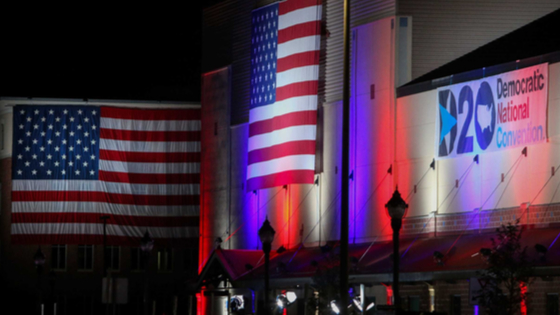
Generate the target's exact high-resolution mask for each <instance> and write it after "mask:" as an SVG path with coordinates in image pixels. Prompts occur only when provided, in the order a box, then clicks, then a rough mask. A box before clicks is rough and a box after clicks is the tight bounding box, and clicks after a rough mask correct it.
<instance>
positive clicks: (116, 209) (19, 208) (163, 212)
mask: <svg viewBox="0 0 560 315" xmlns="http://www.w3.org/2000/svg"><path fill="white" fill-rule="evenodd" d="M60 209H72V212H73V213H99V214H102V213H103V214H107V213H110V214H112V215H132V216H148V217H190V216H198V215H199V206H140V205H126V204H118V203H106V202H65V201H21V202H13V203H12V212H13V213H58V212H60Z"/></svg>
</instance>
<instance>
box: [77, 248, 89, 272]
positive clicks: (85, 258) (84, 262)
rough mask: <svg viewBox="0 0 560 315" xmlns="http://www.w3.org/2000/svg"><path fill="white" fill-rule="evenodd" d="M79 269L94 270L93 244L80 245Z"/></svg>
mask: <svg viewBox="0 0 560 315" xmlns="http://www.w3.org/2000/svg"><path fill="white" fill-rule="evenodd" d="M78 270H93V245H78Z"/></svg>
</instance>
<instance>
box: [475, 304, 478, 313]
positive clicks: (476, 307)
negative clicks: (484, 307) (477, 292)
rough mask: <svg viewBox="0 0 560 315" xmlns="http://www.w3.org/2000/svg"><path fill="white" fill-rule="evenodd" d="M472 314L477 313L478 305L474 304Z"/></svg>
mask: <svg viewBox="0 0 560 315" xmlns="http://www.w3.org/2000/svg"><path fill="white" fill-rule="evenodd" d="M474 315H478V305H475V306H474Z"/></svg>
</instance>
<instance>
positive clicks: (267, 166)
mask: <svg viewBox="0 0 560 315" xmlns="http://www.w3.org/2000/svg"><path fill="white" fill-rule="evenodd" d="M314 169H315V156H314V155H312V154H305V155H290V156H285V157H281V158H278V159H273V160H269V161H265V162H259V163H254V164H250V165H249V166H248V167H247V178H254V177H259V176H266V175H270V174H274V173H280V172H284V171H291V170H314Z"/></svg>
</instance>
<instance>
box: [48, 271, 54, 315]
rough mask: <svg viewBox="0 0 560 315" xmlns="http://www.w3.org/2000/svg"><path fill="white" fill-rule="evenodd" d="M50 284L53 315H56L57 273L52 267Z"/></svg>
mask: <svg viewBox="0 0 560 315" xmlns="http://www.w3.org/2000/svg"><path fill="white" fill-rule="evenodd" d="M49 285H50V287H51V298H52V303H53V315H56V292H55V289H56V273H55V272H54V270H52V269H51V271H50V272H49Z"/></svg>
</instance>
